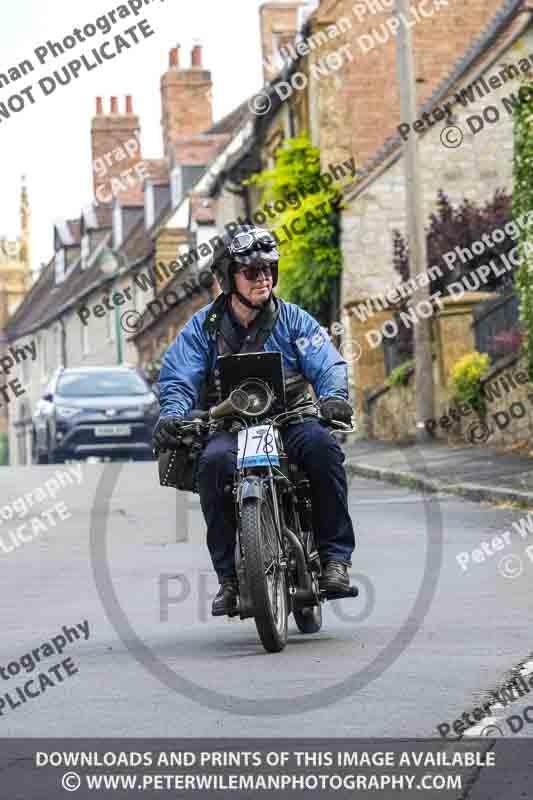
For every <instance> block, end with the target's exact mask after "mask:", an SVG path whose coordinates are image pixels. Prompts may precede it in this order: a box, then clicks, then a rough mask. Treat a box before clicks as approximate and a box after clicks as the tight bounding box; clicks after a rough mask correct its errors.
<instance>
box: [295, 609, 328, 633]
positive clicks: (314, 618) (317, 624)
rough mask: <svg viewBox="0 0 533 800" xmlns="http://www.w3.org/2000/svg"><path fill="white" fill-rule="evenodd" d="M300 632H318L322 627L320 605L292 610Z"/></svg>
mask: <svg viewBox="0 0 533 800" xmlns="http://www.w3.org/2000/svg"><path fill="white" fill-rule="evenodd" d="M292 613H293V614H294V621H295V622H296V625H297V626H298V630H299V631H300V633H318V631H319V630H320V629H321V627H322V607H321V606H309V607H306V608H295V609H294V610H293V612H292Z"/></svg>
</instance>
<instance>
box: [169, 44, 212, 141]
mask: <svg viewBox="0 0 533 800" xmlns="http://www.w3.org/2000/svg"><path fill="white" fill-rule="evenodd" d="M190 63H191V66H190V67H182V66H180V48H179V45H178V46H177V47H173V48H172V50H171V51H170V58H169V67H168V70H167V71H166V72H165V73H164V75H163V77H162V78H161V105H162V110H163V115H162V119H161V126H162V128H163V148H164V152H165V154H166V153H167V152H168V150H169V147H170V145H172V144H175V142H176V141H177V139H179V138H182V137H190V136H195V135H197V134H199V133H202V132H203V131H205V130H207V129H208V128H210V127H211V125H212V124H213V107H212V102H211V89H212V86H213V82H212V80H211V72H210V71H209V70H207V69H204V67H203V64H202V47H201V45H200V44H195V45H194V47H193V49H192V52H191V61H190Z"/></svg>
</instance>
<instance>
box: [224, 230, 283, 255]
mask: <svg viewBox="0 0 533 800" xmlns="http://www.w3.org/2000/svg"><path fill="white" fill-rule="evenodd" d="M276 247H277V242H276V240H275V238H274V236H273V235H272V234H271V233H270V232H269V231H267V230H263V229H261V228H255V229H254V230H251V231H242V232H241V233H238V234H236V236H235V237H234V238H233V239H232V241H231V244H230V246H229V252H230V254H231V255H232V256H242V255H248V254H249V253H251V252H253V251H254V250H260V251H263V252H264V253H271V252H272V251H273V250H276ZM268 260H269V261H270V260H271V259H268ZM276 260H277V259H276Z"/></svg>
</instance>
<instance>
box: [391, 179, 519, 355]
mask: <svg viewBox="0 0 533 800" xmlns="http://www.w3.org/2000/svg"><path fill="white" fill-rule="evenodd" d="M511 206H512V198H511V196H510V195H508V194H506V193H505V192H504V191H503V190H496V192H495V194H494V197H493V198H492V200H489V201H488V202H487V203H485V205H483V206H476V205H475V204H474V203H472V202H471V201H470V200H468V199H466V198H465V199H464V200H463V202H462V203H461V204H460V205H459V206H457V207H456V208H454V206H453V205H452V203H451V201H450V199H449V198H448V196H447V195H446V194H445V193H444V192H443V191H442V190H441V191H439V192H438V196H437V209H436V211H435V212H434V213H432V214H431V215H430V218H429V227H428V229H427V267H428V269H429V268H430V267H433V266H436V267H438V268H439V270H440V272H441V273H442V275H439V274H438V271H437V272H436V273H435V275H434V277H433V278H432V279H431V282H430V285H429V287H428V291H429V294H430V295H432V294H436V293H437V292H440V293H441V294H442V296H446V295H447V294H448V286H449V285H450V284H451V283H455V282H457V281H461V280H462V279H463V278H464V279H465V283H464V284H463V285H464V287H465V289H468V288H469V284H470V288H472V289H473V290H474V291H476V290H478V291H486V292H501V291H504V290H506V289H507V288H508V287H509V286H510V285H512V282H513V275H514V272H504V273H503V274H501V275H499V276H496V275H494V274H493V273H491V274H490V276H489V277H488V280H487V282H486V283H484V284H483V283H482V282H481V281H478V280H477V279H476V277H475V276H474V275H472V276H471V277H470V278H469V276H470V274H471V273H473V272H475V271H476V270H477V269H479V267H480V266H482V265H483V264H489V263H490V261H491V260H492V259H494V260H495V262H496V264H497V266H498V271H499V272H503V263H502V262H501V261H500V259H501V256H502V255H507V254H508V253H509V252H510V251H511V250H512V249H513V248H514V247H515V246H516V238H517V235H518V231H519V228H518V226H516V229H515V230H516V235H515V236H511V235H505V236H504V237H503V239H502V240H501V241H500V242H495V241H494V240H493V239H492V236H491V235H492V233H493V231H494V230H496V229H499V230H502V229H503V228H504V226H505V225H506V224H507V223H508V222H510V221H511V218H512V208H511ZM485 234H486V235H488V236H489V237H491V239H490V240H488V239H486V240H485V242H483V236H484V235H485ZM491 241H492V242H493V243H492V244H491V243H490V242H491ZM474 242H482V243H483V245H484V249H483V251H482V252H480V253H479V254H477V253H474V252H473V250H472V245H473V244H474ZM456 248H461V249H462V251H464V252H462V256H463V257H462V258H461V255H460V252H461V251H460V250H456ZM477 249H478V250H480V248H479V247H478V248H477ZM467 250H468V251H469V253H470V254H471V255H472V258H470V256H469V253H467V252H466V251H467ZM448 253H455V255H456V258H455V260H454V261H452V257H451V256H449V257H448V261H447V262H446V261H445V260H444V258H443V257H444V256H445V255H446V254H448ZM393 264H394V269H395V270H396V272H398V274H399V275H400V276H401V278H402V281H407V280H409V277H410V265H409V247H408V244H407V241H406V239H405V238H404V237H403V235H402V234H401V233H400V231H398V230H395V231H393ZM515 271H516V270H515ZM408 304H409V299H406V300H403V301H402V304H401V307H400V308H399V310H398V311H397V312H396V313H395V318H396V322H397V324H398V336H397V347H398V349H399V352H400V353H401V354H402V355H403V356H405V357H407V356H409V355H412V353H413V329H412V328H409V327H407V326H406V325H405V324H404V323H403V322H402V321H401V319H400V313H401V312H405V311H406V310H407V306H408Z"/></svg>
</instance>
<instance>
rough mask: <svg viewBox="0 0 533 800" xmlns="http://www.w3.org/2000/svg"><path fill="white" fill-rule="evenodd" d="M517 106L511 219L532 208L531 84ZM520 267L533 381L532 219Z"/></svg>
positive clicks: (522, 315) (521, 245)
mask: <svg viewBox="0 0 533 800" xmlns="http://www.w3.org/2000/svg"><path fill="white" fill-rule="evenodd" d="M518 100H519V102H518V105H517V106H515V108H514V109H513V117H514V156H513V216H514V217H515V219H518V218H519V217H522V216H523V215H528V218H529V214H528V212H530V211H531V210H533V136H532V122H533V84H532V83H531V82H530V83H528V84H525V85H524V86H521V87H520V89H519V91H518ZM518 247H519V249H518V253H519V256H520V266H519V268H518V272H517V277H516V287H517V289H518V295H519V298H520V319H521V320H522V322H523V324H524V328H525V331H524V333H525V339H524V344H525V349H526V353H527V362H528V376H529V380H530V381H533V252H532V251H533V222H527V223H526V225H525V226H524V230H523V232H522V235H521V236H520V241H519V245H518Z"/></svg>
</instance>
